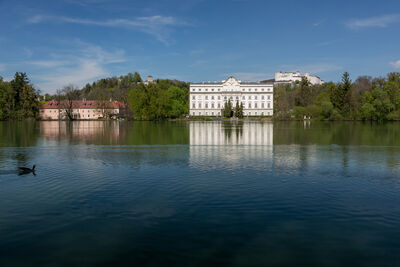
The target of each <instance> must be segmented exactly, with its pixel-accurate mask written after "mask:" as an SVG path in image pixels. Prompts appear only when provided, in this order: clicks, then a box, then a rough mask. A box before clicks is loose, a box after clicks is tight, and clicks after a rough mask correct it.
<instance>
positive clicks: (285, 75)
mask: <svg viewBox="0 0 400 267" xmlns="http://www.w3.org/2000/svg"><path fill="white" fill-rule="evenodd" d="M302 77H306V78H307V80H308V81H309V82H310V83H311V84H313V85H320V84H323V83H324V82H323V81H322V80H321V79H320V78H319V77H318V76H313V75H310V73H305V74H304V75H302V74H301V73H300V72H299V71H296V72H276V73H275V82H277V83H280V82H296V81H301V78H302Z"/></svg>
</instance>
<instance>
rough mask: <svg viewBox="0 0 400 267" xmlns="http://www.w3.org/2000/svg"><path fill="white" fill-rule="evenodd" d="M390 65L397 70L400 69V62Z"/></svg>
mask: <svg viewBox="0 0 400 267" xmlns="http://www.w3.org/2000/svg"><path fill="white" fill-rule="evenodd" d="M390 65H392V66H393V68H395V69H400V60H397V61H395V62H390Z"/></svg>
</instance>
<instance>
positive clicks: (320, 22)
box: [313, 19, 325, 27]
mask: <svg viewBox="0 0 400 267" xmlns="http://www.w3.org/2000/svg"><path fill="white" fill-rule="evenodd" d="M324 22H325V20H324V19H323V20H320V21H317V22H314V23H313V26H314V27H318V26H320V25H321V24H322V23H324Z"/></svg>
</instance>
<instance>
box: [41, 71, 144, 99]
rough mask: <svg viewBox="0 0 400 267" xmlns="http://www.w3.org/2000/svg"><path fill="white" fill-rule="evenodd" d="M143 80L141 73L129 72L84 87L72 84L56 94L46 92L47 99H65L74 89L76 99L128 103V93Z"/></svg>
mask: <svg viewBox="0 0 400 267" xmlns="http://www.w3.org/2000/svg"><path fill="white" fill-rule="evenodd" d="M141 82H142V78H141V77H140V75H139V73H137V72H135V73H133V74H132V73H128V74H127V75H122V76H119V77H110V78H104V79H100V80H98V81H95V82H93V83H91V84H90V83H88V84H86V85H85V86H84V87H83V88H81V89H80V88H77V87H74V86H72V85H68V86H65V87H64V88H63V89H60V90H57V93H56V94H54V95H50V94H46V95H45V100H46V101H49V100H55V99H60V98H61V99H62V100H65V99H66V98H67V95H66V93H65V91H66V89H67V90H68V91H73V97H74V98H75V99H74V100H79V99H86V100H110V99H112V100H115V101H121V102H124V103H127V101H128V99H127V97H128V93H129V91H130V90H131V89H133V88H134V87H135V86H136V85H138V84H139V83H141Z"/></svg>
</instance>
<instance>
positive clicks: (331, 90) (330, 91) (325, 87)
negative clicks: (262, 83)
mask: <svg viewBox="0 0 400 267" xmlns="http://www.w3.org/2000/svg"><path fill="white" fill-rule="evenodd" d="M274 105H275V107H274V118H275V119H278V120H286V119H304V118H310V119H317V120H376V121H384V120H400V73H389V74H388V75H387V77H385V78H371V77H369V76H362V77H359V78H357V79H356V80H355V82H352V81H351V79H350V75H349V74H348V73H347V72H345V73H344V74H343V76H342V79H341V82H340V83H337V84H335V83H333V82H329V83H325V84H322V85H311V84H310V83H309V82H308V81H307V79H306V78H303V79H302V81H301V82H300V83H299V84H298V85H297V86H295V87H291V86H289V85H288V86H278V87H277V88H275V92H274Z"/></svg>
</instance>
